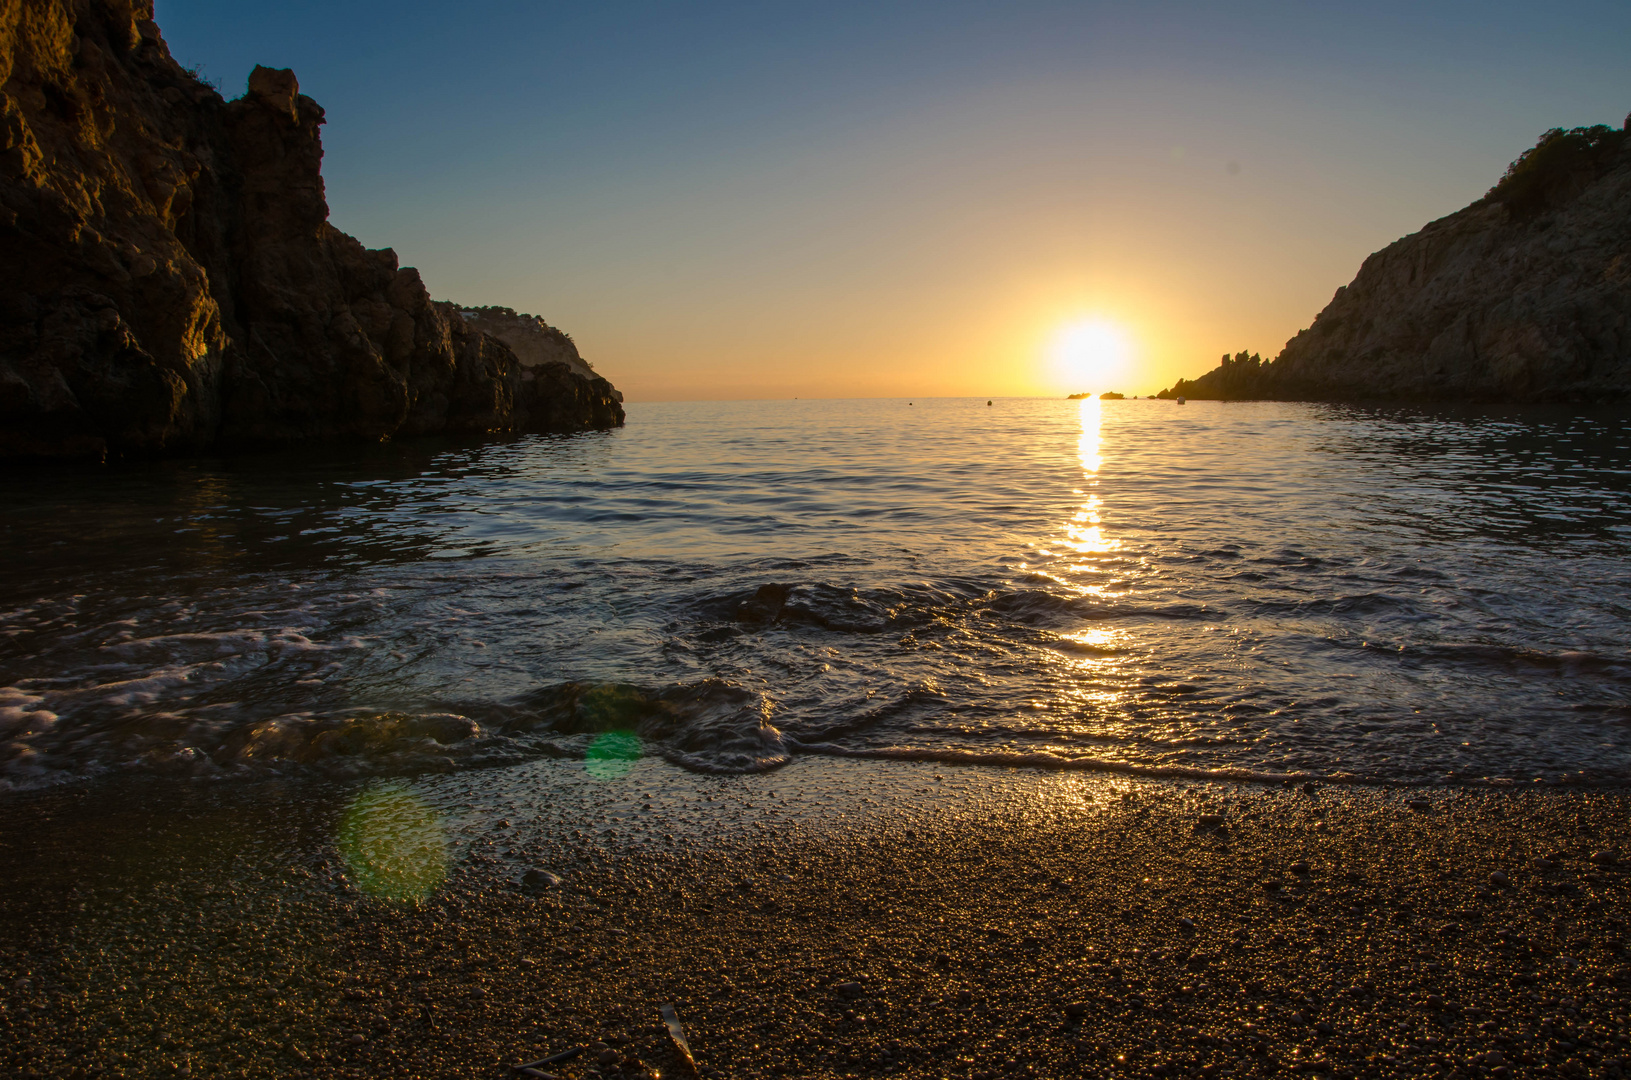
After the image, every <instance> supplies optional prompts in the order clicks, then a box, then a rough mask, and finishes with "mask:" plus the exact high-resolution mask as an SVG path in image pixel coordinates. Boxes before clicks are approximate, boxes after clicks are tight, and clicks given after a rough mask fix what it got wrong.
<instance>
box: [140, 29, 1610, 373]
mask: <svg viewBox="0 0 1631 1080" xmlns="http://www.w3.org/2000/svg"><path fill="white" fill-rule="evenodd" d="M158 20H159V24H160V26H161V27H162V29H163V31H164V35H165V39H166V40H167V41H168V42H169V44H170V47H171V51H172V53H173V54H174V55H175V57H176V58H177V59H178V60H179V61H180V62H181V63H183V64H185V65H189V66H191V65H199V66H201V67H202V69H203V75H204V76H205V77H206V78H208V79H210V80H212V81H215V82H217V83H219V85H220V86H221V89H222V92H223V93H225V94H226V95H227V96H228V97H237V96H240V95H241V94H242V93H243V91H244V85H245V81H246V79H247V77H248V74H249V70H250V69H251V68H252V67H253V66H254V65H255V64H257V63H260V64H266V65H268V66H271V67H290V68H293V69H294V71H295V74H296V76H297V77H298V78H299V80H300V87H301V91H302V92H303V93H306V94H309V95H311V96H312V97H314V98H315V99H316V100H317V101H318V102H319V103H320V104H322V105H323V106H324V108H325V109H326V110H327V116H328V123H327V125H326V126H325V129H324V135H323V138H324V147H325V152H326V153H325V159H324V175H325V178H326V181H327V190H328V197H329V205H330V208H331V220H332V221H333V223H334V224H335V225H336V226H338V227H339V228H341V229H344V230H345V231H346V232H349V233H352V234H353V235H355V236H357V237H358V238H359V239H360V240H362V241H363V243H365V244H367V245H368V246H370V247H391V248H394V249H395V250H396V252H397V254H398V256H399V257H400V258H401V260H402V264H403V265H406V266H416V267H418V268H419V270H420V271H421V273H422V274H423V276H424V279H425V282H426V284H427V285H428V286H429V288H430V290H431V294H432V295H433V296H434V297H436V298H438V299H447V300H453V301H456V302H458V303H461V304H466V305H475V304H501V305H505V306H508V307H513V308H515V309H517V310H519V311H525V312H530V313H533V314H538V315H542V316H544V317H545V318H546V319H548V320H549V321H550V322H551V323H552V324H554V325H557V326H560V327H562V328H563V329H565V330H567V331H568V332H569V333H571V334H572V336H573V338H574V339H575V340H576V341H577V343H578V347H579V349H580V351H582V353H583V354H584V355H585V356H586V357H587V358H588V359H589V360H590V361H591V362H592V363H593V364H594V365H595V367H596V369H597V370H599V371H600V372H601V373H602V374H604V375H606V376H607V377H608V378H610V379H611V380H612V382H613V383H615V384H616V385H617V386H618V387H619V388H620V389H621V390H623V392H624V393H625V395H626V396H627V397H628V399H629V400H631V401H656V400H684V399H733V398H774V397H880V396H881V397H913V396H922V397H930V396H977V397H995V396H1017V395H1051V394H1061V393H1068V392H1073V391H1103V390H1117V391H1120V392H1123V393H1128V394H1149V393H1154V392H1155V391H1156V390H1158V389H1160V388H1162V387H1164V386H1168V385H1170V384H1171V383H1172V382H1173V381H1174V380H1175V379H1177V378H1178V377H1180V376H1183V377H1194V376H1197V375H1200V374H1201V373H1203V372H1204V371H1206V370H1207V369H1208V368H1210V367H1211V366H1213V365H1214V364H1216V363H1217V360H1218V358H1219V356H1221V355H1222V354H1224V353H1226V352H1227V353H1234V352H1237V351H1239V350H1242V349H1244V350H1247V351H1249V352H1259V353H1261V354H1262V355H1263V356H1264V357H1265V358H1268V357H1271V356H1273V355H1275V354H1277V353H1278V352H1279V350H1280V348H1281V346H1283V345H1284V343H1285V342H1286V340H1287V339H1289V338H1290V337H1291V336H1292V335H1293V334H1295V333H1296V332H1297V331H1298V330H1300V329H1302V328H1303V327H1306V326H1307V325H1308V324H1309V323H1310V322H1312V321H1313V318H1314V316H1315V314H1317V313H1318V311H1319V310H1320V309H1321V308H1322V307H1323V306H1324V305H1325V304H1326V303H1327V302H1329V300H1330V299H1331V296H1332V294H1333V293H1334V292H1335V291H1336V289H1337V287H1338V286H1340V285H1344V284H1347V283H1348V282H1349V281H1350V280H1352V278H1353V276H1354V274H1355V272H1357V270H1358V268H1359V265H1360V263H1361V262H1362V261H1363V260H1364V258H1365V257H1366V256H1367V255H1369V254H1370V253H1371V252H1373V251H1376V250H1379V249H1380V248H1382V247H1385V246H1386V245H1387V244H1389V243H1391V242H1392V241H1393V240H1395V239H1397V238H1399V237H1400V236H1403V235H1405V234H1407V233H1410V232H1414V231H1416V230H1417V229H1419V228H1421V226H1422V225H1424V224H1426V223H1427V222H1428V221H1431V220H1433V219H1435V218H1439V217H1442V216H1444V215H1445V214H1448V213H1452V212H1453V211H1455V210H1457V209H1459V208H1461V207H1462V206H1464V205H1466V204H1467V203H1469V202H1471V201H1472V200H1474V199H1476V198H1478V197H1479V196H1481V195H1482V194H1483V193H1484V192H1485V191H1487V190H1488V189H1489V187H1490V186H1491V185H1492V184H1493V183H1494V182H1495V181H1496V180H1497V179H1499V177H1500V175H1501V173H1502V171H1503V170H1504V169H1505V168H1506V166H1507V164H1508V163H1509V162H1510V161H1511V160H1512V159H1513V158H1515V157H1517V155H1518V154H1519V153H1521V152H1522V151H1523V150H1524V149H1525V148H1526V147H1528V146H1530V145H1533V143H1534V142H1535V140H1536V139H1537V137H1538V136H1539V135H1540V134H1541V133H1542V132H1543V131H1545V130H1546V129H1548V128H1551V127H1574V126H1580V125H1586V124H1597V123H1605V124H1613V125H1615V126H1620V125H1621V124H1623V123H1624V122H1625V119H1626V115H1627V112H1631V64H1627V63H1626V62H1625V59H1624V56H1625V53H1626V50H1627V48H1628V47H1631V4H1627V3H1624V0H1616V2H1614V3H1596V2H1591V3H1569V2H1559V3H1550V4H1535V3H1532V2H1524V3H1514V2H1508V0H1483V2H1480V3H1459V2H1458V3H1432V2H1423V0H1416V2H1410V3H1394V2H1392V0H1381V2H1369V3H1366V4H1355V3H1352V2H1343V3H1326V2H1320V0H1302V2H1295V3H1238V4H1228V3H1213V2H1194V0H1189V2H1162V0H1141V2H1138V3H1117V4H1094V3H1068V4H1065V3H1027V2H1025V0H1007V2H1003V3H995V2H987V3H979V4H973V3H962V2H959V0H936V2H933V3H890V2H887V0H869V2H862V3H849V2H847V0H824V2H822V3H809V2H806V3H801V4H784V3H777V2H775V0H755V2H752V3H741V4H735V3H695V2H693V3H686V4H680V3H671V4H632V3H619V2H617V0H597V2H596V3H593V4H589V3H578V4H555V3H540V2H532V3H521V2H486V0H466V2H464V3H460V4H451V3H446V2H441V3H422V2H419V0H393V2H392V3H389V4H387V3H383V2H375V0H322V2H313V0H283V2H280V3H278V4H223V3H221V2H220V0H158Z"/></svg>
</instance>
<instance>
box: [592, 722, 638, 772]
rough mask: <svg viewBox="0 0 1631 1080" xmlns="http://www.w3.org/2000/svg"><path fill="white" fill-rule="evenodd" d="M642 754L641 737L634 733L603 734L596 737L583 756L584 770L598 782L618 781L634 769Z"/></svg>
mask: <svg viewBox="0 0 1631 1080" xmlns="http://www.w3.org/2000/svg"><path fill="white" fill-rule="evenodd" d="M640 753H641V749H640V736H638V735H636V734H635V733H634V732H632V731H606V732H602V733H601V734H599V735H596V736H595V738H594V741H593V742H591V743H590V744H589V749H588V751H587V752H586V753H585V754H584V755H583V768H584V771H585V772H587V773H588V774H589V775H590V776H592V777H594V778H595V779H596V780H616V779H617V778H618V777H620V776H625V775H627V774H628V771H629V770H630V769H632V768H634V763H635V762H636V761H639V760H640Z"/></svg>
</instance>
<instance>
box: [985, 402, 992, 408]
mask: <svg viewBox="0 0 1631 1080" xmlns="http://www.w3.org/2000/svg"><path fill="white" fill-rule="evenodd" d="M985 407H986V408H988V409H989V408H990V407H991V403H990V402H989V401H988V402H986V403H985Z"/></svg>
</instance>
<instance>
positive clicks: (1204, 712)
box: [0, 399, 1631, 787]
mask: <svg viewBox="0 0 1631 1080" xmlns="http://www.w3.org/2000/svg"><path fill="white" fill-rule="evenodd" d="M903 406H904V403H901V402H889V401H870V402H744V403H691V404H673V405H645V406H639V405H637V406H634V407H632V408H631V409H630V423H629V426H628V428H626V429H624V430H622V431H618V432H611V433H596V434H592V435H588V436H583V437H573V438H532V439H519V440H510V441H492V442H486V443H447V442H442V443H438V442H422V443H411V444H402V445H398V446H385V447H374V448H366V449H362V450H354V451H341V452H328V453H325V454H324V455H322V456H315V455H314V456H311V457H301V456H295V455H281V456H277V457H267V458H242V459H235V460H230V461H194V462H179V463H178V462H169V463H136V464H125V465H117V466H113V467H110V468H107V469H101V470H54V471H51V472H48V473H47V472H40V473H16V474H13V475H9V476H7V477H4V478H3V479H0V487H3V488H4V492H3V497H4V498H5V500H6V504H7V506H8V508H9V509H10V510H11V513H9V514H8V515H7V516H6V518H5V519H4V522H3V523H0V528H3V529H4V530H5V541H6V550H7V552H8V560H7V565H6V568H5V569H4V570H3V571H0V740H3V741H0V761H3V764H0V777H3V779H0V783H3V784H5V785H6V786H9V787H29V786H37V785H41V784H49V783H53V782H60V781H63V780H68V779H74V778H79V777H84V776H88V775H96V774H103V773H109V772H128V771H159V772H170V773H174V774H177V775H182V776H211V777H221V776H234V775H260V774H264V773H267V772H278V771H286V770H305V771H311V770H316V771H327V772H334V773H340V774H345V775H351V774H384V775H403V774H411V773H416V772H428V771H447V770H456V769H462V768H469V767H475V766H483V765H497V764H506V763H514V762H519V761H525V760H529V759H537V758H541V757H564V758H572V759H580V758H581V759H585V760H586V761H588V762H590V763H594V762H599V763H600V764H599V765H597V766H596V767H597V768H599V769H601V770H602V771H603V772H606V774H607V775H608V776H611V775H612V774H613V773H616V772H617V770H618V769H620V768H622V766H621V765H620V764H618V763H619V762H621V761H623V760H625V759H626V758H627V757H628V756H629V754H630V753H638V754H641V755H645V756H656V757H662V758H665V759H667V760H670V761H673V762H675V763H678V764H681V765H683V766H685V767H686V768H689V769H693V770H697V771H711V772H724V773H729V772H754V771H765V770H771V769H775V768H777V767H779V766H781V765H783V764H785V763H786V762H788V761H789V760H792V759H793V758H796V757H797V756H799V755H828V756H849V757H857V756H859V757H885V758H900V759H913V760H927V761H940V762H947V763H956V764H969V765H982V764H983V765H992V766H1015V765H1019V766H1028V767H1044V768H1049V769H1063V770H1075V769H1112V770H1144V771H1154V772H1158V773H1163V774H1168V773H1180V774H1195V775H1217V774H1223V775H1230V776H1239V777H1268V776H1285V775H1293V774H1295V775H1304V774H1312V775H1321V776H1331V777H1349V778H1358V779H1385V780H1398V781H1433V780H1444V779H1446V778H1451V779H1474V778H1484V777H1497V778H1502V777H1504V778H1515V779H1523V780H1528V779H1531V778H1534V777H1537V776H1539V777H1546V778H1549V779H1557V778H1560V777H1568V778H1573V779H1600V780H1612V781H1623V780H1625V779H1627V778H1628V775H1631V735H1628V725H1631V665H1628V661H1627V634H1626V631H1625V627H1626V626H1627V625H1628V622H1627V616H1628V615H1631V574H1628V573H1627V572H1626V570H1625V567H1626V566H1627V565H1628V563H1627V559H1626V556H1627V554H1628V553H1631V552H1628V550H1627V549H1628V545H1631V509H1628V508H1631V500H1627V498H1626V494H1627V487H1628V486H1631V480H1628V477H1631V468H1628V467H1627V466H1628V464H1631V432H1628V430H1627V427H1628V425H1627V422H1626V419H1625V418H1624V417H1622V416H1619V415H1616V414H1612V413H1596V412H1569V411H1566V410H1558V409H1550V408H1529V409H1470V408H1468V409H1455V410H1438V411H1434V410H1423V409H1359V408H1347V407H1336V406H1323V405H1299V404H1273V403H1253V404H1230V405H1223V404H1215V403H1202V402H1197V403H1191V404H1190V405H1188V406H1186V407H1185V409H1184V410H1181V411H1180V410H1176V409H1174V408H1172V407H1171V406H1169V405H1168V404H1166V403H1160V402H1152V401H1143V402H1141V401H1126V402H1113V403H1103V404H1101V403H1099V402H1096V401H1090V402H1085V403H1077V402H1059V401H1008V402H999V403H998V405H997V406H996V407H992V408H986V407H985V404H984V399H981V400H980V401H979V402H977V403H976V402H972V401H956V400H945V401H927V402H918V403H917V405H916V406H915V407H914V408H913V409H911V410H907V409H905V408H904V407H903ZM597 740H599V743H598V744H597ZM596 745H599V747H600V750H594V749H593V748H594V747H595V746H596ZM608 747H610V748H612V749H615V750H616V751H617V753H615V754H613V753H611V752H610V751H609V750H608V749H607V748H608ZM630 748H634V749H633V750H631V749H630Z"/></svg>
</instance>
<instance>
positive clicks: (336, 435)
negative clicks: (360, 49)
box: [0, 0, 623, 458]
mask: <svg viewBox="0 0 1631 1080" xmlns="http://www.w3.org/2000/svg"><path fill="white" fill-rule="evenodd" d="M152 15H153V9H152V3H151V2H150V0H136V2H135V3H132V2H131V0H38V2H35V3H31V4H29V5H26V6H18V5H12V6H9V7H8V8H7V9H6V11H5V14H4V15H3V16H0V63H4V64H6V65H7V69H6V71H5V73H4V78H5V82H4V91H3V93H0V458H19V457H65V456H93V457H94V456H102V455H106V454H126V455H136V454H160V453H176V452H187V451H196V450H200V449H203V448H206V447H230V446H242V445H253V444H278V443H289V442H294V441H311V440H378V439H383V438H388V437H391V436H396V435H418V434H431V433H464V432H485V431H517V432H520V431H576V430H583V429H588V428H598V427H611V426H615V425H617V424H620V423H622V420H623V410H622V407H621V405H620V404H619V398H618V395H617V393H616V391H615V390H613V389H612V388H611V386H610V384H609V383H607V382H606V381H605V380H604V379H601V378H599V377H598V376H595V375H594V374H593V373H592V372H588V373H587V374H585V371H586V369H585V371H580V370H578V369H577V368H575V367H573V366H572V365H570V364H565V365H562V364H554V365H537V366H531V367H529V366H524V365H523V364H522V363H521V362H519V361H518V360H517V358H516V356H515V354H514V353H513V352H512V351H511V349H510V348H509V347H508V346H506V345H505V344H504V343H503V342H502V341H500V340H498V339H497V338H495V337H492V336H490V335H488V334H485V333H482V332H481V331H480V330H479V329H478V328H475V327H472V326H470V325H469V324H468V323H467V322H466V321H465V320H464V319H462V318H461V317H460V316H459V314H458V309H456V308H455V307H454V306H453V305H451V304H441V303H435V302H432V300H431V299H430V297H429V295H428V294H427V293H426V291H425V287H424V284H423V283H422V282H421V281H420V278H419V274H418V272H417V271H415V270H413V269H411V268H405V267H399V266H398V265H397V259H396V255H395V254H394V253H393V252H391V251H390V250H380V251H370V250H368V249H365V248H364V247H363V246H362V245H361V244H360V243H358V242H357V241H356V240H355V239H353V238H352V237H350V236H347V235H346V234H345V233H342V232H340V231H339V230H338V229H336V228H335V227H334V226H333V225H331V224H329V222H328V203H327V201H326V199H325V196H324V190H323V177H322V173H321V164H322V157H323V149H322V142H321V139H320V138H319V133H318V130H319V127H320V126H321V124H322V123H323V110H322V108H321V107H319V106H318V104H317V103H316V102H315V101H313V100H312V99H311V98H309V97H306V96H304V95H302V94H301V93H300V92H299V85H298V83H297V82H296V80H295V77H294V74H293V73H292V72H289V71H279V70H273V69H270V68H264V67H259V68H256V69H255V71H254V73H253V74H252V75H251V76H250V79H249V88H248V93H246V94H245V95H244V96H243V97H242V98H240V99H238V100H236V101H232V102H227V101H224V100H223V99H222V97H221V95H220V94H219V93H217V92H216V90H215V89H214V88H213V87H211V86H209V85H208V84H206V83H203V82H201V81H199V79H198V78H197V77H196V76H195V75H194V74H193V73H191V72H189V71H186V70H184V69H183V68H182V67H181V66H180V65H179V64H177V63H176V62H175V60H174V59H172V58H171V56H170V53H169V49H168V48H167V47H166V45H165V43H164V40H163V37H162V36H161V35H160V33H159V29H158V27H157V25H155V24H154V23H153V21H152ZM574 352H575V350H574Z"/></svg>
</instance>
